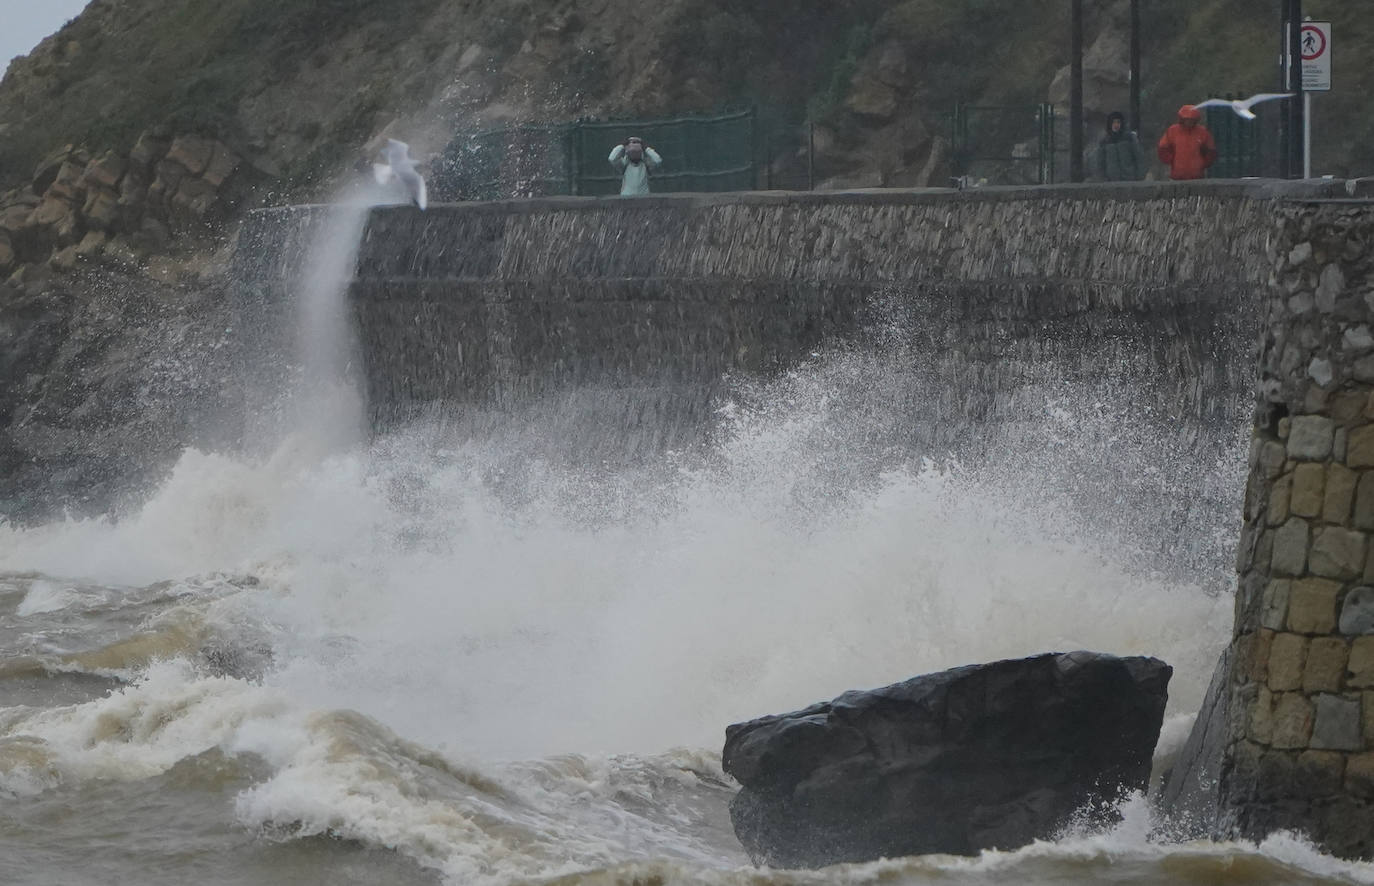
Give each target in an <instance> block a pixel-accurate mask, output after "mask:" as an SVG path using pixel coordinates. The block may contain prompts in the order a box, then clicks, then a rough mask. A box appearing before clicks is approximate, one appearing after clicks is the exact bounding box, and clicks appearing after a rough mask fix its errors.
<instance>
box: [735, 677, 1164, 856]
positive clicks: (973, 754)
mask: <svg viewBox="0 0 1374 886" xmlns="http://www.w3.org/2000/svg"><path fill="white" fill-rule="evenodd" d="M1172 674H1173V669H1172V668H1170V667H1169V666H1168V665H1166V664H1165V663H1164V662H1162V661H1159V660H1158V659H1154V658H1143V657H1132V658H1118V657H1116V656H1111V655H1105V654H1101V653H1093V652H1072V653H1063V654H1057V653H1052V654H1046V655H1038V656H1035V657H1032V658H1027V659H1020V660H1011V661H999V662H995V663H992V664H984V665H971V666H968V667H962V668H955V669H954V670H949V671H944V672H941V673H938V674H929V675H926V676H923V677H916V678H913V679H911V680H907V681H905V682H902V683H896V684H894V685H892V686H887V687H884V688H882V689H876V690H872V691H853V692H846V693H845V694H843V695H841V696H839V697H838V698H836V699H835V700H833V701H830V702H824V703H821V704H817V705H813V706H811V707H809V708H806V709H805V710H802V711H797V712H795V713H791V714H782V715H778V716H770V717H763V718H760V719H757V720H752V721H750V722H747V723H739V724H735V725H733V726H730V727H729V728H728V729H726V733H725V736H726V737H725V749H724V752H723V763H724V766H725V771H726V772H728V773H730V774H731V775H732V776H734V777H735V778H736V779H737V780H738V781H739V782H740V784H741V785H742V789H741V790H740V792H739V793H738V794H737V795H736V796H735V798H734V800H733V801H732V802H731V805H730V815H731V819H732V820H733V822H734V826H735V834H736V835H737V836H738V837H739V840H740V842H741V843H742V844H744V847H745V849H746V850H747V851H748V852H749V854H750V857H752V858H753V859H754V860H755V862H757V863H761V864H768V865H771V866H776V867H820V866H824V865H828V864H834V863H838V862H855V861H868V860H872V859H877V858H882V857H898V856H904V855H918V854H924V853H932V852H941V853H957V854H964V855H970V854H976V853H977V852H979V851H980V850H983V849H990V848H998V849H1011V848H1015V847H1017V846H1022V845H1025V844H1027V843H1030V842H1032V841H1034V840H1036V839H1041V838H1050V837H1052V836H1053V835H1054V834H1055V832H1056V831H1058V830H1059V829H1060V828H1061V827H1062V826H1063V825H1064V824H1065V823H1066V822H1067V821H1068V820H1069V819H1070V817H1071V816H1074V815H1075V813H1079V812H1081V811H1083V810H1085V809H1086V810H1090V813H1089V814H1094V815H1103V816H1111V815H1114V812H1113V811H1112V808H1113V806H1114V803H1115V801H1116V800H1117V798H1118V797H1119V796H1120V795H1121V794H1122V793H1123V792H1125V791H1135V790H1144V789H1145V788H1146V787H1147V783H1148V781H1149V776H1150V764H1151V757H1152V754H1153V751H1154V747H1155V743H1156V741H1157V740H1158V739H1159V730H1160V726H1161V724H1162V722H1163V717H1164V705H1165V702H1166V700H1167V697H1168V693H1167V689H1168V683H1169V678H1170V676H1171V675H1172ZM1093 810H1095V811H1093Z"/></svg>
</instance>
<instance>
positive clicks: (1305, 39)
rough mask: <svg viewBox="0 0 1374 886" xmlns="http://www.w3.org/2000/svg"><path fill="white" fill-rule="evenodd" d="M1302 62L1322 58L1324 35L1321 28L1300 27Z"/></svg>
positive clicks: (1324, 48) (1324, 49)
mask: <svg viewBox="0 0 1374 886" xmlns="http://www.w3.org/2000/svg"><path fill="white" fill-rule="evenodd" d="M1301 40H1302V60H1303V61H1305V62H1310V61H1312V60H1313V59H1318V58H1321V57H1322V53H1324V52H1326V35H1325V34H1323V33H1322V29H1321V28H1317V27H1313V26H1312V25H1303V26H1302V37H1301Z"/></svg>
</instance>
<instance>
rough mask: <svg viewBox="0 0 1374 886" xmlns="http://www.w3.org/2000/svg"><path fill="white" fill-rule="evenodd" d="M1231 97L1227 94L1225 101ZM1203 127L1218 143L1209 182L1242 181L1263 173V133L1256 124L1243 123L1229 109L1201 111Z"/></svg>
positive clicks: (1209, 171)
mask: <svg viewBox="0 0 1374 886" xmlns="http://www.w3.org/2000/svg"><path fill="white" fill-rule="evenodd" d="M1231 97H1232V96H1231V94H1230V93H1227V95H1226V98H1227V99H1230V98H1231ZM1203 111H1204V112H1205V113H1206V119H1205V120H1204V125H1205V126H1206V127H1207V128H1208V129H1209V130H1211V133H1212V138H1213V139H1215V140H1216V143H1217V159H1216V162H1215V163H1213V164H1212V165H1211V167H1210V168H1209V169H1208V170H1207V177H1208V178H1243V177H1245V176H1252V175H1260V174H1261V173H1262V170H1263V160H1264V158H1263V153H1264V151H1263V143H1264V138H1263V130H1262V129H1261V127H1260V124H1259V121H1258V120H1246V119H1244V118H1243V117H1241V116H1240V115H1239V114H1237V113H1236V112H1235V111H1232V110H1231V109H1230V108H1218V107H1211V108H1203Z"/></svg>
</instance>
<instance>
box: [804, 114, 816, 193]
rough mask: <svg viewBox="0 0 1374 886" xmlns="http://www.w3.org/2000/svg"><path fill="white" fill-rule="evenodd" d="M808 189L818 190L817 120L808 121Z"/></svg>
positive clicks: (808, 119)
mask: <svg viewBox="0 0 1374 886" xmlns="http://www.w3.org/2000/svg"><path fill="white" fill-rule="evenodd" d="M806 189H807V190H808V191H814V190H816V122H815V121H814V120H811V119H810V118H807V121H806Z"/></svg>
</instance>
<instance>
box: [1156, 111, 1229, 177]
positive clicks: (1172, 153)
mask: <svg viewBox="0 0 1374 886" xmlns="http://www.w3.org/2000/svg"><path fill="white" fill-rule="evenodd" d="M1178 119H1179V122H1178V123H1175V124H1174V125H1173V126H1170V127H1169V128H1168V129H1166V130H1165V131H1164V135H1163V136H1162V137H1161V138H1160V140H1159V159H1160V162H1162V163H1164V164H1165V165H1166V166H1168V167H1169V178H1171V179H1173V180H1174V181H1189V180H1191V179H1195V178H1202V174H1203V172H1204V171H1206V169H1207V167H1209V166H1211V165H1212V164H1213V163H1215V162H1216V159H1217V143H1216V140H1215V139H1213V138H1212V133H1210V132H1208V131H1207V127H1206V126H1203V125H1202V123H1201V122H1198V123H1196V124H1194V125H1193V126H1192V127H1188V126H1184V125H1183V122H1182V121H1184V120H1189V119H1191V120H1198V121H1201V119H1202V112H1201V111H1199V110H1197V109H1196V108H1194V107H1193V106H1192V105H1184V106H1183V107H1182V108H1180V109H1179V111H1178Z"/></svg>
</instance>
